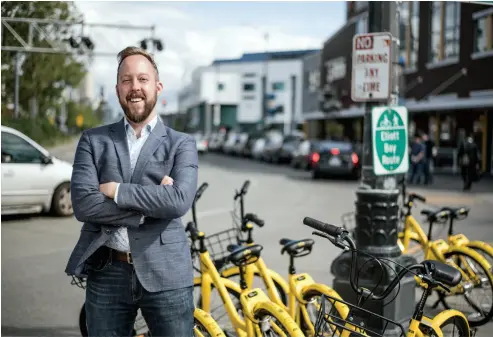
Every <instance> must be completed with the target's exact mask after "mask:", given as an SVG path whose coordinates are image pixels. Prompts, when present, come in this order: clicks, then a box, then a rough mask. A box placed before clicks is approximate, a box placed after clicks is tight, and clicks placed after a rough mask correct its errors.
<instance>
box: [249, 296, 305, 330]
mask: <svg viewBox="0 0 493 337" xmlns="http://www.w3.org/2000/svg"><path fill="white" fill-rule="evenodd" d="M262 309H264V310H266V311H267V312H269V313H271V314H272V315H273V316H274V317H275V318H276V319H277V320H279V322H281V323H282V324H283V325H284V328H286V330H287V332H288V336H289V337H305V335H304V334H303V332H302V331H301V329H300V328H299V326H298V324H296V322H295V321H294V319H293V318H292V317H291V316H290V315H289V313H288V312H287V311H286V310H284V309H283V308H281V307H280V306H279V305H277V304H275V303H274V302H270V301H262V302H257V303H256V305H255V308H254V311H258V310H262Z"/></svg>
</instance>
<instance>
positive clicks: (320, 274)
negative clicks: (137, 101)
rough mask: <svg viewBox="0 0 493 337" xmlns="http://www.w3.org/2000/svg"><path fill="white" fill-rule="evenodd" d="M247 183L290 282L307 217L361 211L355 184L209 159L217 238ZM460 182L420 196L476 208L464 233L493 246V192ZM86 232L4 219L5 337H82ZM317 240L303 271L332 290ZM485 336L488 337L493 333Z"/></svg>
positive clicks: (42, 220) (208, 216)
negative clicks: (77, 264) (285, 251)
mask: <svg viewBox="0 0 493 337" xmlns="http://www.w3.org/2000/svg"><path fill="white" fill-rule="evenodd" d="M74 149H75V144H73V145H68V146H64V147H61V148H58V149H56V150H55V151H54V153H55V154H56V155H58V156H59V157H61V158H63V159H66V160H69V161H71V162H72V161H73V151H74ZM245 179H249V180H250V181H251V185H250V189H249V192H248V195H247V197H246V204H245V206H246V210H247V212H254V213H257V214H258V215H259V217H261V218H263V219H264V220H265V223H266V225H265V226H264V227H263V228H261V229H259V228H255V232H254V234H255V239H256V241H257V242H258V243H260V244H263V245H264V246H265V248H264V251H263V252H264V255H263V256H264V259H265V260H266V262H267V265H268V266H271V267H273V268H274V269H276V270H277V271H279V272H280V273H281V274H282V275H287V267H288V259H287V257H286V256H284V255H283V256H281V255H280V246H279V243H278V242H279V239H280V238H282V237H288V238H305V237H312V236H311V232H312V230H311V229H309V228H307V227H305V226H303V224H302V219H303V218H304V217H305V216H311V217H313V218H317V219H321V220H324V221H326V222H329V223H334V224H339V223H340V216H341V214H342V213H344V212H351V211H353V209H354V200H355V194H354V191H355V188H356V187H357V183H356V182H354V181H345V180H325V181H312V180H311V179H310V175H309V173H307V172H300V171H294V170H292V169H290V168H289V167H281V166H275V165H269V164H263V163H257V162H253V161H250V160H245V159H239V158H230V157H225V156H221V155H216V154H206V155H204V156H201V157H200V169H199V184H200V183H202V182H208V183H209V188H208V189H207V191H206V192H205V193H204V195H203V196H202V198H201V200H200V201H199V204H198V211H199V226H200V229H201V230H203V231H205V232H206V233H212V232H215V231H217V230H219V229H226V228H229V227H230V226H231V224H232V220H231V215H230V214H229V211H231V210H232V207H233V195H234V190H235V189H237V188H240V187H241V185H242V184H243V181H244V180H245ZM454 179H456V180H457V183H456V185H453V184H455V183H452V182H448V183H446V184H445V185H444V187H443V188H441V187H440V186H438V187H435V188H433V189H430V190H428V191H426V190H416V191H419V192H422V193H423V194H425V195H427V196H429V198H430V200H433V202H436V203H442V202H443V203H452V204H453V203H456V204H457V203H462V204H464V203H465V204H468V205H470V206H471V207H472V212H471V216H470V219H469V220H468V221H467V222H466V221H464V223H463V224H460V225H458V226H457V229H458V230H461V231H463V232H464V233H465V234H466V235H468V236H470V237H474V238H479V239H482V240H485V241H490V242H493V231H492V229H491V224H492V221H491V207H493V198H492V195H493V193H492V192H491V191H488V190H487V189H485V190H482V191H481V192H482V193H469V194H463V193H461V192H453V191H451V190H454V189H455V191H459V189H460V182H458V178H454ZM451 181H455V180H451ZM454 186H457V188H455V187H454ZM189 219H191V215H190V214H187V215H186V216H185V218H184V223H186V221H188V220H189ZM80 227H81V224H80V223H79V222H77V221H76V220H75V218H64V219H58V218H52V217H47V216H32V217H9V218H6V217H3V218H2V335H3V336H79V335H80V334H79V330H78V315H79V310H80V307H81V304H82V303H83V301H84V291H83V290H81V289H79V288H77V287H75V286H71V285H70V281H71V278H70V277H68V276H66V275H65V273H64V269H65V265H66V262H67V259H68V257H69V254H70V252H71V251H72V249H73V247H74V245H75V243H76V241H77V239H78V236H79V231H80ZM313 238H314V239H315V241H316V245H315V248H314V250H313V253H312V254H311V255H310V256H308V257H305V258H303V259H301V260H298V263H297V266H298V269H299V271H300V272H301V271H305V272H308V273H310V274H311V275H312V276H313V277H314V278H315V280H318V281H320V282H326V283H327V284H329V285H332V275H331V274H330V271H329V268H330V261H332V259H333V258H334V257H335V256H337V254H339V250H338V249H337V248H335V247H334V246H332V245H331V244H330V243H329V242H327V241H324V240H323V239H320V238H317V237H313ZM491 325H493V324H491ZM490 329H491V327H490ZM477 336H478V337H480V336H481V337H482V336H487V335H486V328H485V327H484V328H483V329H482V332H481V331H480V333H479V334H478V335H477Z"/></svg>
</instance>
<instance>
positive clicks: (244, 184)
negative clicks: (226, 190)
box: [234, 180, 250, 200]
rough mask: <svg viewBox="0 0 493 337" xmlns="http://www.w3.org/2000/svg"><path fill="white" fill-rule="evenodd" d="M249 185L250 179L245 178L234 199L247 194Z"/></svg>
mask: <svg viewBox="0 0 493 337" xmlns="http://www.w3.org/2000/svg"><path fill="white" fill-rule="evenodd" d="M249 186H250V180H245V182H244V183H243V186H241V190H240V191H239V192H238V191H237V192H236V194H235V198H234V200H236V199H238V198H239V197H242V196H244V195H245V194H247V192H248V187H249Z"/></svg>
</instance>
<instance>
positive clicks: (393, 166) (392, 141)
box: [371, 106, 409, 176]
mask: <svg viewBox="0 0 493 337" xmlns="http://www.w3.org/2000/svg"><path fill="white" fill-rule="evenodd" d="M407 121H408V119H407V109H406V107H403V106H396V107H376V108H373V109H372V111H371V124H372V137H373V172H374V173H375V175H377V176H380V175H387V174H398V173H406V172H407V171H408V169H409V154H408V136H407V128H408V122H407Z"/></svg>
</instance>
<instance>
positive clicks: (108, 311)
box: [86, 260, 195, 337]
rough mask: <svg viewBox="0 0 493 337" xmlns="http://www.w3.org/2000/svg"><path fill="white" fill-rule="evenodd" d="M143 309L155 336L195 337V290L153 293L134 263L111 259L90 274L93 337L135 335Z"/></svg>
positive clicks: (88, 294) (88, 302)
mask: <svg viewBox="0 0 493 337" xmlns="http://www.w3.org/2000/svg"><path fill="white" fill-rule="evenodd" d="M138 308H140V310H141V312H142V316H144V319H145V321H146V322H147V326H148V328H149V330H150V333H151V335H152V336H153V337H158V336H159V337H178V336H180V337H181V336H183V337H189V336H190V337H191V336H193V326H194V319H193V312H194V309H195V306H194V303H193V287H186V288H181V289H175V290H170V291H161V292H155V293H151V292H148V291H147V290H145V289H144V288H143V287H142V285H141V284H140V282H139V280H138V279H137V276H136V274H135V269H134V268H133V266H132V265H131V264H128V263H126V262H121V261H111V260H109V261H108V262H107V263H106V265H105V267H103V268H102V269H101V270H98V271H96V270H91V271H89V274H88V278H87V288H86V316H87V318H86V320H87V328H88V332H89V336H90V337H92V336H98V337H99V336H101V337H102V336H105V337H109V336H115V337H116V336H119V337H120V336H131V334H132V329H133V326H134V322H135V317H136V315H137V309H138Z"/></svg>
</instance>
